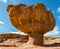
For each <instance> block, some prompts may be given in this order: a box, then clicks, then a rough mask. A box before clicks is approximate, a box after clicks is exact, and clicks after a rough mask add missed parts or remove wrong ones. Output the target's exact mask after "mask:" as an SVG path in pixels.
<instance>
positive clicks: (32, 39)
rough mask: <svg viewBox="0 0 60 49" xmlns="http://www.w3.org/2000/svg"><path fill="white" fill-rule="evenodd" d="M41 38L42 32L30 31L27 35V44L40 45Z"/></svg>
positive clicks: (41, 42)
mask: <svg viewBox="0 0 60 49" xmlns="http://www.w3.org/2000/svg"><path fill="white" fill-rule="evenodd" d="M43 40H44V39H43V34H36V33H32V34H30V35H29V40H28V44H32V45H39V46H42V45H43Z"/></svg>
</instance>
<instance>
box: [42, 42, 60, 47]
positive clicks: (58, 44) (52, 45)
mask: <svg viewBox="0 0 60 49" xmlns="http://www.w3.org/2000/svg"><path fill="white" fill-rule="evenodd" d="M43 47H60V43H54V44H50V45H48V44H44V45H43Z"/></svg>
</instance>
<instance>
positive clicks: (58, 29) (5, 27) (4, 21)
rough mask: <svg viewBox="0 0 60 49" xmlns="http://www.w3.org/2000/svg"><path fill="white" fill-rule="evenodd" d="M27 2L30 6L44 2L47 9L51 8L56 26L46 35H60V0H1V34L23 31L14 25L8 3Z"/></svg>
mask: <svg viewBox="0 0 60 49" xmlns="http://www.w3.org/2000/svg"><path fill="white" fill-rule="evenodd" d="M21 3H22V4H25V5H28V6H32V5H36V4H38V3H43V4H45V6H46V9H47V10H50V11H51V12H52V13H53V15H54V18H55V20H56V26H55V27H54V29H53V30H52V31H49V32H47V33H46V34H45V35H44V36H48V37H60V0H0V34H6V33H14V32H16V33H21V32H20V31H19V30H17V29H16V28H15V27H14V26H12V24H11V22H10V19H9V16H8V12H7V6H8V5H11V4H12V5H17V4H21Z"/></svg>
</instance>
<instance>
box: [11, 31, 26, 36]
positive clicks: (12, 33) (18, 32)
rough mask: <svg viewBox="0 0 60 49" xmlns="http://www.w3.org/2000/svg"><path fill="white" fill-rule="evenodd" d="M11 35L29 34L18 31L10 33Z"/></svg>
mask: <svg viewBox="0 0 60 49" xmlns="http://www.w3.org/2000/svg"><path fill="white" fill-rule="evenodd" d="M10 33H12V34H21V35H27V34H25V33H24V32H20V31H18V32H12V31H11V32H10Z"/></svg>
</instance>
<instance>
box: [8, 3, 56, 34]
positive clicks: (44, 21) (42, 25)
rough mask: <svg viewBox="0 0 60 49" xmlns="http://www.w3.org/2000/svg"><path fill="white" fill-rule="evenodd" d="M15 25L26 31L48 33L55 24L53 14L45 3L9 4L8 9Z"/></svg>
mask: <svg viewBox="0 0 60 49" xmlns="http://www.w3.org/2000/svg"><path fill="white" fill-rule="evenodd" d="M7 11H8V13H9V17H10V20H11V23H12V25H13V26H15V27H16V28H17V29H18V30H20V31H22V32H25V33H28V34H29V33H39V34H40V33H42V34H44V33H46V32H48V31H50V30H52V29H53V28H54V26H55V19H54V17H53V14H52V13H51V12H50V11H48V10H46V7H45V6H44V5H43V4H37V5H35V6H34V5H33V6H26V5H24V4H19V5H9V6H8V9H7Z"/></svg>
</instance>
